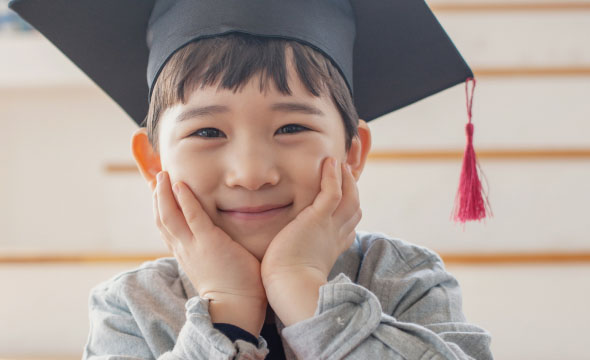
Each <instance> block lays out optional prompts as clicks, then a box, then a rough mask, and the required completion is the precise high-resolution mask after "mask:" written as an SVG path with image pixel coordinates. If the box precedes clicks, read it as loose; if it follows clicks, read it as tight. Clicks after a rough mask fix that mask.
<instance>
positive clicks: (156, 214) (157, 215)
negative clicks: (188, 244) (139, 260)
mask: <svg viewBox="0 0 590 360" xmlns="http://www.w3.org/2000/svg"><path fill="white" fill-rule="evenodd" d="M152 199H153V210H154V220H155V222H156V226H157V227H158V230H159V231H160V236H161V237H162V240H163V241H164V244H166V247H167V248H168V250H170V251H171V252H174V248H172V244H171V242H170V239H169V234H168V230H166V228H165V227H164V225H163V224H162V222H161V221H160V213H159V210H158V193H157V191H155V190H154V193H153V196H152Z"/></svg>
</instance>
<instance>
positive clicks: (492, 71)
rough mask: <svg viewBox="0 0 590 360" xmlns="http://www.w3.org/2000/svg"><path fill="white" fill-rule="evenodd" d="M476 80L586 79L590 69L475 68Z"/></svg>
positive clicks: (574, 67)
mask: <svg viewBox="0 0 590 360" xmlns="http://www.w3.org/2000/svg"><path fill="white" fill-rule="evenodd" d="M473 75H474V76H475V78H476V79H477V78H482V77H492V78H500V77H566V76H574V77H580V76H582V77H586V76H590V67H588V66H552V67H532V66H516V67H498V68H495V67H494V68H475V69H473Z"/></svg>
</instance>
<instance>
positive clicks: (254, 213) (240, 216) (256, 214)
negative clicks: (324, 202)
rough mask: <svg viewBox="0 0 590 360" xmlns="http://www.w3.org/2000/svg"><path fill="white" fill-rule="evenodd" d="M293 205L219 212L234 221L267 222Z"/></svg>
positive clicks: (265, 206)
mask: <svg viewBox="0 0 590 360" xmlns="http://www.w3.org/2000/svg"><path fill="white" fill-rule="evenodd" d="M291 205H293V203H289V204H286V205H281V204H276V205H263V206H256V207H241V208H234V209H228V210H223V209H218V210H219V212H220V213H221V214H223V215H226V216H228V217H230V218H232V219H234V220H246V221H248V220H250V221H251V220H266V219H270V218H272V217H274V216H276V215H278V214H280V213H282V212H284V211H286V210H287V209H289V208H290V207H291Z"/></svg>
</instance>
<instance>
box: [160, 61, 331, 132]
mask: <svg viewBox="0 0 590 360" xmlns="http://www.w3.org/2000/svg"><path fill="white" fill-rule="evenodd" d="M287 58H288V61H287V64H286V70H287V82H288V87H289V90H290V92H291V94H284V93H282V92H281V91H279V89H278V88H277V86H276V84H275V82H274V81H273V80H272V79H271V78H270V77H269V78H265V79H263V78H262V74H260V73H259V74H254V75H252V76H251V77H250V79H248V81H247V83H245V84H242V86H240V87H239V88H238V89H236V90H235V91H234V90H232V89H225V88H223V87H222V86H221V85H220V83H219V82H218V83H216V84H214V85H212V86H207V87H204V88H201V87H200V86H199V85H197V86H195V87H194V88H193V89H189V92H188V93H187V96H186V100H187V102H186V104H183V103H179V104H176V105H174V106H172V107H170V108H169V109H167V110H166V112H165V113H164V118H166V121H170V122H172V123H173V124H174V125H176V124H178V123H182V122H185V121H186V120H190V118H191V117H198V116H199V115H212V114H214V113H224V112H225V113H228V112H233V111H240V110H242V109H245V108H255V109H256V110H257V111H259V112H274V113H276V112H283V113H286V112H293V113H299V114H308V115H313V116H318V117H322V118H323V117H326V118H328V119H330V118H334V119H336V120H337V121H341V119H340V115H339V112H338V109H337V107H336V105H335V103H334V102H333V100H332V97H331V96H330V93H329V91H328V89H323V91H322V92H321V93H320V96H315V95H313V94H312V93H311V92H310V91H309V90H308V89H307V88H306V86H305V85H304V84H303V82H302V81H301V79H300V78H299V75H298V73H297V72H296V70H295V68H294V65H293V63H292V61H291V59H290V56H288V57H287ZM263 81H264V82H263ZM171 125H172V124H171Z"/></svg>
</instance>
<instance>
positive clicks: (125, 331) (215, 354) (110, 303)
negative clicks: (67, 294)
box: [83, 288, 269, 360]
mask: <svg viewBox="0 0 590 360" xmlns="http://www.w3.org/2000/svg"><path fill="white" fill-rule="evenodd" d="M89 306H90V315H89V316H90V333H89V336H88V341H87V343H86V346H85V348H84V354H83V359H84V360H86V359H88V360H98V359H154V358H155V356H154V355H153V351H152V349H153V348H154V347H157V346H155V345H156V344H151V343H148V342H147V341H146V340H145V338H144V336H143V335H142V333H141V331H140V328H139V326H138V325H137V322H136V321H135V319H134V317H133V316H132V314H131V312H130V311H129V309H128V308H127V307H126V306H125V302H124V301H123V300H122V299H121V298H117V297H114V296H113V295H112V294H111V293H109V292H108V291H105V290H104V289H100V288H98V289H93V291H92V292H91V295H90V300H89ZM185 310H186V322H185V323H184V325H183V327H182V329H181V330H180V333H179V334H178V338H177V340H176V343H175V344H174V347H173V348H172V349H170V350H169V351H167V352H165V353H162V354H161V355H160V356H159V357H158V359H161V360H190V359H203V360H204V359H215V360H221V359H248V360H255V359H264V358H265V356H266V355H267V354H268V352H269V350H268V347H267V343H266V341H265V340H264V338H262V337H259V338H258V346H255V345H253V344H252V343H250V342H248V341H245V340H242V339H237V340H235V341H233V342H232V341H231V340H230V338H228V337H227V336H226V335H224V334H223V333H222V332H221V331H219V330H218V329H216V328H215V327H214V326H213V324H212V323H211V317H210V314H209V300H208V299H205V298H201V297H199V296H195V297H193V298H190V299H188V301H187V302H186V305H185Z"/></svg>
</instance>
